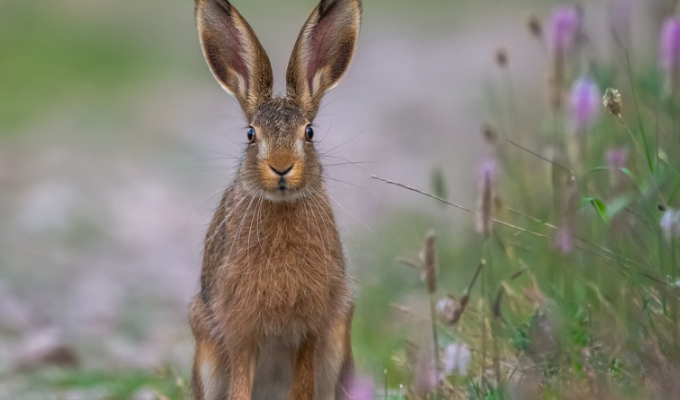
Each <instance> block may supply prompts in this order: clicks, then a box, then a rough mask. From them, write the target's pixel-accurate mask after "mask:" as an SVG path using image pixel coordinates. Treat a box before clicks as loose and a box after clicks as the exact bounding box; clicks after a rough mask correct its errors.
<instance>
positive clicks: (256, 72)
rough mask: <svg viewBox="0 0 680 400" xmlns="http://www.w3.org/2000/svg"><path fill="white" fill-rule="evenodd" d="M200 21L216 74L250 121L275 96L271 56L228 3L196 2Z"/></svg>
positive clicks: (216, 0) (207, 55) (221, 0)
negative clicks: (273, 92)
mask: <svg viewBox="0 0 680 400" xmlns="http://www.w3.org/2000/svg"><path fill="white" fill-rule="evenodd" d="M196 22H197V24H198V32H199V36H200V38H201V45H202V46H203V53H204V54H205V58H206V60H207V61H208V64H209V65H210V69H211V70H212V73H213V75H215V78H217V80H218V81H219V83H220V85H222V87H223V88H224V89H225V90H226V91H227V92H229V93H231V94H233V95H234V96H235V97H236V99H238V101H239V103H241V108H242V109H243V112H244V113H245V115H246V117H247V118H248V119H249V120H250V119H251V118H252V116H253V114H254V113H255V111H256V110H257V108H258V107H259V106H260V105H261V104H262V103H264V102H266V101H267V100H269V99H271V97H272V86H273V82H274V77H273V74H272V67H271V64H270V63H269V57H268V56H267V53H266V52H265V51H264V49H263V48H262V45H261V44H260V41H259V40H258V39H257V36H256V35H255V33H254V32H253V29H252V28H251V27H250V25H248V22H246V20H245V19H244V18H243V17H242V16H241V14H240V13H239V12H238V11H237V10H236V8H234V6H232V5H231V3H229V1H228V0H196Z"/></svg>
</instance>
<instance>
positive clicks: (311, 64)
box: [307, 3, 337, 91]
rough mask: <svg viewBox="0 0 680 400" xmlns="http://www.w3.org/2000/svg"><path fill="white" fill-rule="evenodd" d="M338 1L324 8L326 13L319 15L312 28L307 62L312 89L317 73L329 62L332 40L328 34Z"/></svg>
mask: <svg viewBox="0 0 680 400" xmlns="http://www.w3.org/2000/svg"><path fill="white" fill-rule="evenodd" d="M336 4H337V3H333V4H332V5H331V6H330V8H329V9H327V10H324V14H325V15H321V16H319V21H318V22H317V23H316V26H314V28H313V29H312V32H311V33H310V37H309V61H308V64H307V84H308V85H309V90H310V91H311V90H312V83H313V81H314V76H315V75H316V73H317V72H318V71H319V70H320V69H321V68H323V67H324V66H325V65H326V64H327V63H328V62H329V60H328V58H329V56H330V54H329V52H330V49H331V45H332V40H328V39H327V38H326V36H327V35H328V34H329V32H330V31H331V28H332V25H333V17H332V15H330V14H332V13H333V11H334V10H333V8H335V5H336Z"/></svg>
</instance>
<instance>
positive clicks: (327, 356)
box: [316, 310, 354, 400]
mask: <svg viewBox="0 0 680 400" xmlns="http://www.w3.org/2000/svg"><path fill="white" fill-rule="evenodd" d="M351 330H352V310H350V311H349V313H347V315H345V316H344V317H342V318H338V319H336V320H335V322H333V324H332V325H331V329H330V330H329V331H328V333H327V334H326V335H325V336H323V337H321V338H320V339H319V344H318V347H317V351H316V353H317V354H316V362H317V364H316V365H317V367H316V369H317V370H316V378H317V384H316V385H317V389H316V390H317V400H342V399H346V398H347V397H346V395H347V388H346V387H345V386H344V385H346V384H349V383H351V381H352V379H353V376H354V359H353V357H352V338H351Z"/></svg>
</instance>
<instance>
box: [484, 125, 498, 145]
mask: <svg viewBox="0 0 680 400" xmlns="http://www.w3.org/2000/svg"><path fill="white" fill-rule="evenodd" d="M482 136H483V137H484V141H486V143H488V144H495V143H496V142H497V141H498V132H496V128H494V127H493V126H492V125H491V124H488V123H485V124H484V125H483V126H482Z"/></svg>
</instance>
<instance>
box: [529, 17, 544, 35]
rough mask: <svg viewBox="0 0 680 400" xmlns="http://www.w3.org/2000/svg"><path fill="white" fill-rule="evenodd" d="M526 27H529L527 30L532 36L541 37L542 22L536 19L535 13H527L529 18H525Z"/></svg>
mask: <svg viewBox="0 0 680 400" xmlns="http://www.w3.org/2000/svg"><path fill="white" fill-rule="evenodd" d="M527 27H528V28H529V32H531V35H532V36H534V37H535V38H537V39H542V38H543V24H542V23H541V20H540V19H538V17H537V16H536V14H531V15H529V18H528V19H527Z"/></svg>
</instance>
